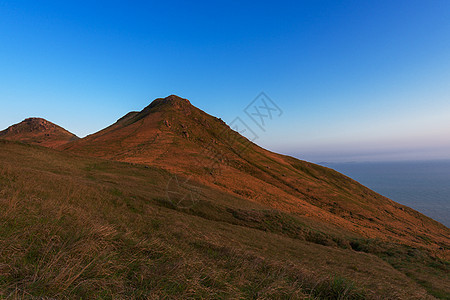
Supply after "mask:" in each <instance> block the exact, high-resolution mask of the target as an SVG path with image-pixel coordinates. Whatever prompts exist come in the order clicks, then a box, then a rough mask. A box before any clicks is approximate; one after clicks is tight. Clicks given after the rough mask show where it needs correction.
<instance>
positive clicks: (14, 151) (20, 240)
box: [0, 142, 448, 299]
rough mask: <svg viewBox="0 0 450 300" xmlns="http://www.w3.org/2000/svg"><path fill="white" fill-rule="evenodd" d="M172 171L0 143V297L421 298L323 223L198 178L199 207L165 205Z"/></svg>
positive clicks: (393, 272)
mask: <svg viewBox="0 0 450 300" xmlns="http://www.w3.org/2000/svg"><path fill="white" fill-rule="evenodd" d="M170 177H171V174H169V173H168V172H167V171H164V170H161V169H158V168H155V167H150V168H146V167H144V166H141V165H136V166H133V165H130V164H126V163H118V162H109V161H105V160H98V159H90V158H81V157H76V156H71V155H68V154H64V153H59V152H55V151H51V150H47V149H44V148H40V147H32V146H26V145H20V144H15V143H10V142H0V222H1V226H0V297H4V298H12V299H18V298H25V299H26V298H30V299H31V298H33V297H49V298H57V299H65V298H83V299H92V298H94V299H95V298H101V299H113V298H114V299H128V298H141V299H158V298H160V299H162V298H184V299H185V298H197V299H199V298H210V299H212V298H215V299H216V298H219V299H220V298H223V299H227V298H260V299H265V298H271V299H302V298H305V299H314V298H319V299H363V298H369V299H371V298H373V299H398V298H402V299H424V298H427V297H428V298H429V297H430V296H429V294H427V292H426V291H425V289H423V288H422V287H420V286H419V285H418V284H417V283H415V282H414V281H413V280H411V279H410V278H408V277H407V276H406V275H405V274H404V273H402V272H399V271H398V270H396V269H394V268H393V267H392V266H391V265H390V264H388V263H386V262H385V261H383V260H382V259H380V258H379V257H378V256H376V255H373V254H368V253H363V252H356V251H354V250H352V249H351V247H349V246H348V245H350V241H351V240H352V239H353V238H356V237H355V235H354V234H352V233H349V232H345V231H344V232H342V234H341V235H339V231H338V230H336V229H335V228H334V227H332V226H331V227H330V226H327V225H324V224H319V223H315V222H312V221H311V220H308V219H302V218H300V217H298V216H295V215H289V214H283V213H281V212H276V211H273V210H267V208H265V207H263V206H260V205H258V204H255V203H253V202H251V201H246V200H245V199H242V198H238V197H235V196H232V195H229V194H227V193H223V192H221V191H216V190H212V189H209V188H207V187H204V189H203V190H202V195H201V199H200V202H199V203H200V205H199V206H197V207H192V208H189V209H179V208H176V207H171V206H170V205H167V203H166V204H164V201H166V200H165V187H166V183H167V181H168V180H169V178H170ZM216 199H217V201H216ZM269 211H270V213H269V214H268V213H267V212H269ZM236 212H238V213H237V214H236ZM267 220H271V221H272V223H270V224H269V223H267V222H266V221H267ZM283 228H284V229H283ZM305 228H306V229H305ZM305 230H306V231H305ZM311 231H312V232H318V233H319V234H323V236H325V238H326V239H329V240H330V241H333V238H340V239H342V240H343V243H342V245H340V244H339V243H337V242H336V241H335V243H334V244H330V245H327V244H326V243H325V244H324V243H322V242H319V241H314V239H311V240H308V239H306V238H305V236H304V233H305V232H311ZM360 238H362V237H360ZM436 272H437V271H436ZM440 274H446V273H445V270H444V271H443V272H442V273H438V276H442V275H440ZM430 276H431V275H430ZM447 276H448V275H447ZM444 279H445V278H443V280H444ZM433 288H434V289H435V290H437V291H439V290H442V287H440V286H439V287H437V288H436V287H433ZM443 291H444V292H445V289H443ZM339 297H340V298H339Z"/></svg>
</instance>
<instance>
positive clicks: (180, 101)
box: [144, 95, 192, 111]
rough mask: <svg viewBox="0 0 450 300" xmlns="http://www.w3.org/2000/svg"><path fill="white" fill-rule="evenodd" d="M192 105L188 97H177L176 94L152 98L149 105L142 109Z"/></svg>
mask: <svg viewBox="0 0 450 300" xmlns="http://www.w3.org/2000/svg"><path fill="white" fill-rule="evenodd" d="M190 106H192V104H191V102H189V100H188V99H185V98H181V97H178V96H176V95H170V96H168V97H166V98H158V99H155V100H153V102H152V103H150V105H149V106H147V107H146V108H145V109H144V111H146V110H147V109H152V108H155V107H174V108H186V107H190Z"/></svg>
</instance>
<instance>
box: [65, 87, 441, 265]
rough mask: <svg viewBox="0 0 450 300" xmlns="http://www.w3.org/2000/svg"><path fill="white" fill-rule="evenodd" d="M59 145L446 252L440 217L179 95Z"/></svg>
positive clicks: (332, 223) (371, 234) (374, 235)
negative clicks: (254, 136) (259, 138)
mask: <svg viewBox="0 0 450 300" xmlns="http://www.w3.org/2000/svg"><path fill="white" fill-rule="evenodd" d="M61 149H65V150H66V151H70V152H75V153H78V154H83V155H89V156H95V157H101V158H106V159H113V160H118V161H124V162H130V163H139V164H145V165H151V166H158V167H161V168H163V169H165V170H168V171H170V172H173V173H175V174H178V175H179V176H181V177H182V178H183V179H182V181H183V182H185V181H186V180H187V179H188V181H189V182H185V183H186V184H190V185H193V186H195V185H196V184H197V183H198V184H202V185H207V186H209V187H212V188H215V189H218V190H221V191H224V192H228V193H231V194H233V195H236V196H239V197H241V198H245V199H247V200H250V201H253V202H256V203H260V204H264V205H265V206H267V207H270V208H273V209H278V210H282V211H285V212H289V213H294V214H296V215H300V216H304V217H307V218H310V219H313V220H317V221H320V222H323V223H325V224H327V226H331V227H333V228H339V230H345V231H348V232H352V233H357V234H359V235H361V236H364V237H367V238H379V239H382V240H389V241H390V240H395V241H398V242H401V243H405V244H408V245H411V246H417V245H421V246H423V240H424V239H426V240H431V241H432V242H431V243H429V244H427V245H426V246H425V247H426V248H429V249H430V250H432V251H435V252H436V254H437V255H442V256H445V255H448V253H447V252H445V251H443V250H442V248H443V245H444V244H447V243H448V242H449V240H448V233H449V231H448V228H446V227H445V226H443V225H441V224H440V223H438V222H436V221H434V220H432V219H430V218H428V217H426V216H424V215H422V214H420V213H418V212H416V211H414V210H412V209H410V208H408V207H405V206H403V205H400V204H398V203H395V202H393V201H391V200H389V199H387V198H385V197H383V196H381V195H379V194H377V193H375V192H373V191H371V190H370V189H368V188H366V187H364V186H362V185H360V184H359V183H357V182H356V181H354V180H352V179H350V178H348V177H346V176H344V175H342V174H340V173H338V172H335V171H334V170H331V169H328V168H325V167H321V166H319V165H315V164H312V163H308V162H305V161H301V160H297V159H295V158H292V157H288V156H284V155H279V154H276V153H273V152H270V151H267V150H265V149H263V148H261V147H259V146H257V145H256V144H254V143H252V142H250V141H249V140H247V139H246V138H245V137H243V136H241V135H240V134H239V133H238V132H236V131H234V130H232V129H231V128H230V127H229V126H228V125H227V124H225V123H224V122H223V121H222V120H220V119H218V118H216V117H213V116H210V115H208V114H207V113H205V112H203V111H201V110H200V109H198V108H196V107H194V106H193V105H192V104H191V103H190V102H189V101H188V100H186V99H183V98H180V97H177V96H174V95H171V96H169V97H167V98H160V99H156V100H154V101H153V102H152V103H151V104H150V105H149V106H147V107H146V108H144V109H143V110H142V111H140V112H131V113H128V114H127V115H125V116H124V117H123V118H121V119H119V120H118V121H117V122H116V123H115V124H113V125H111V126H109V127H108V128H106V129H104V130H102V131H100V132H98V133H95V134H93V135H90V136H88V137H86V138H84V139H80V140H77V141H75V142H72V143H69V144H66V145H63V146H62V147H61ZM175 188H176V187H175ZM169 189H170V187H169ZM169 192H171V191H170V190H169ZM199 192H200V191H199ZM199 192H196V193H199ZM170 195H175V196H176V193H171V194H170ZM194 198H195V196H194Z"/></svg>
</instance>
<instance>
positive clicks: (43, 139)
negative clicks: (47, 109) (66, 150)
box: [0, 118, 78, 148]
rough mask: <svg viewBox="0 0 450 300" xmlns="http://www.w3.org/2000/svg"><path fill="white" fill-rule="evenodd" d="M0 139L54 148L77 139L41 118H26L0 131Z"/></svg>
mask: <svg viewBox="0 0 450 300" xmlns="http://www.w3.org/2000/svg"><path fill="white" fill-rule="evenodd" d="M0 139H5V140H10V141H18V142H23V143H27V144H33V145H41V146H44V147H48V148H56V147H58V146H61V145H64V144H66V143H68V142H72V141H74V140H77V139H78V137H77V136H76V135H74V134H73V133H70V132H69V131H67V130H65V129H64V128H62V127H60V126H58V125H56V124H53V123H52V122H49V121H47V120H45V119H42V118H28V119H25V120H24V121H22V122H20V123H18V124H15V125H12V126H10V127H8V128H7V129H5V130H3V131H0Z"/></svg>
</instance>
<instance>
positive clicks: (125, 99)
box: [0, 0, 450, 162]
mask: <svg viewBox="0 0 450 300" xmlns="http://www.w3.org/2000/svg"><path fill="white" fill-rule="evenodd" d="M12 2H13V1H2V0H0V104H1V112H0V130H2V129H4V128H6V127H8V126H9V125H11V124H14V123H18V122H20V121H22V120H23V119H25V118H27V117H31V116H34V117H43V118H46V119H48V120H49V121H52V122H54V123H56V124H58V125H61V126H63V127H64V128H66V129H68V130H69V131H71V132H73V133H75V134H77V135H78V136H80V137H83V136H85V135H87V134H91V133H94V132H96V131H98V130H100V129H102V128H104V127H106V126H108V125H110V124H111V123H113V122H115V121H116V120H117V119H118V118H120V117H121V116H123V115H125V114H126V113H127V112H129V111H132V110H141V109H142V108H144V107H145V106H147V105H148V104H149V103H150V102H151V101H152V100H153V99H155V98H158V97H165V96H168V95H170V94H176V95H179V96H181V97H184V98H188V99H189V100H191V102H192V104H194V105H195V106H197V107H199V108H201V109H203V110H204V111H206V112H208V113H210V114H212V115H215V116H217V117H221V118H222V119H224V120H225V121H226V122H228V123H229V122H231V121H233V120H234V119H235V118H236V117H242V119H243V120H244V121H245V122H246V123H248V125H249V126H255V125H254V124H253V123H252V122H251V120H249V119H248V118H247V119H246V115H245V113H244V112H243V110H244V109H245V107H246V106H247V105H248V104H249V103H250V102H251V101H253V99H254V98H255V97H256V96H257V95H258V94H259V93H260V92H262V91H264V92H265V93H266V94H267V95H268V96H269V97H270V98H271V99H272V100H273V101H274V102H275V103H276V104H277V105H278V106H279V107H280V108H281V109H282V110H283V114H282V116H280V117H274V119H273V120H271V121H270V122H268V124H267V128H266V131H265V132H263V131H259V132H257V134H258V136H259V138H258V140H256V143H258V144H259V145H261V146H263V147H265V148H268V149H270V150H273V151H276V152H281V153H285V154H289V155H294V156H296V157H299V158H302V159H306V160H310V161H313V162H323V161H328V162H334V161H377V160H428V159H449V158H450V18H449V15H450V1H446V0H442V1H435V0H423V1H415V0H409V1H401V0H399V1H384V0H380V1H378V0H377V1H342V2H341V3H338V1H320V0H319V1H312V0H311V1H271V2H269V1H258V2H245V1H244V2H243V1H214V2H212V1H194V2H192V3H186V2H185V1H164V3H162V2H156V1H155V2H153V1H95V3H91V1H39V0H37V1H20V0H18V1H14V3H12ZM254 130H255V131H258V128H255V129H254Z"/></svg>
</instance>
